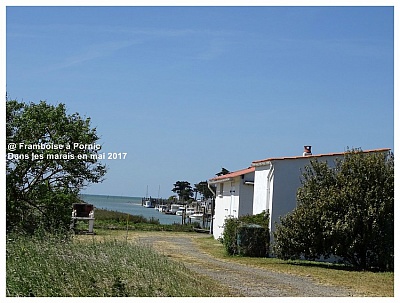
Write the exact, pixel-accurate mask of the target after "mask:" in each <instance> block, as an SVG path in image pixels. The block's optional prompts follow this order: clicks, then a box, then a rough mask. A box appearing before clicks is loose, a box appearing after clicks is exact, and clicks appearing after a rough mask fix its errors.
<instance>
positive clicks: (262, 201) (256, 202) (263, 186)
mask: <svg viewBox="0 0 400 303" xmlns="http://www.w3.org/2000/svg"><path fill="white" fill-rule="evenodd" d="M268 174H269V166H260V167H256V168H255V174H254V197H253V214H255V215H256V214H259V213H261V212H262V211H263V210H266V209H267V208H268V207H267V185H268V182H267V177H268Z"/></svg>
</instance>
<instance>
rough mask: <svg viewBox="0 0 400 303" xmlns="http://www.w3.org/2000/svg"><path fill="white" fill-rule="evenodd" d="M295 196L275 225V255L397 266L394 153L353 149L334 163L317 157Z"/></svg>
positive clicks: (388, 267) (370, 266)
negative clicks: (293, 203)
mask: <svg viewBox="0 0 400 303" xmlns="http://www.w3.org/2000/svg"><path fill="white" fill-rule="evenodd" d="M297 200H298V206H297V208H296V209H295V210H294V211H293V212H292V213H289V214H288V215H286V216H285V217H284V218H281V223H280V224H278V225H277V226H276V231H275V235H274V236H275V245H274V252H275V254H276V255H277V257H279V258H282V259H297V258H300V257H304V258H305V259H308V260H315V259H318V258H320V257H321V256H323V257H325V258H327V257H329V256H332V255H335V256H337V257H339V258H341V259H342V260H343V261H344V262H345V263H348V264H352V265H353V266H355V267H356V268H360V269H379V270H392V269H393V262H394V204H393V203H394V158H393V155H392V154H390V153H385V152H374V153H372V152H370V153H366V152H362V151H361V150H352V151H348V152H346V153H345V155H344V158H343V159H340V160H337V161H336V166H335V167H329V166H328V164H327V163H325V162H318V161H317V160H313V161H311V165H310V166H307V167H306V168H305V171H304V173H303V183H302V187H301V188H299V190H298V193H297Z"/></svg>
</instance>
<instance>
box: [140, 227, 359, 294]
mask: <svg viewBox="0 0 400 303" xmlns="http://www.w3.org/2000/svg"><path fill="white" fill-rule="evenodd" d="M199 237H209V235H208V234H179V236H178V234H168V233H166V234H164V233H145V234H140V235H138V236H137V237H136V240H137V241H138V242H139V243H143V244H147V245H151V246H152V247H153V248H154V249H156V250H157V251H159V252H161V253H163V254H165V255H166V256H168V257H171V258H173V259H175V260H179V261H181V262H183V263H184V264H185V266H186V267H187V268H189V269H190V270H192V271H194V272H197V273H198V274H201V275H204V276H207V277H209V278H211V279H213V280H215V281H216V282H217V283H220V284H221V285H224V286H227V287H228V288H229V290H230V293H231V296H237V297H352V296H357V294H355V293H354V292H353V291H351V290H348V289H345V288H339V287H337V286H329V285H323V284H320V283H317V282H316V281H314V280H313V279H311V278H309V277H303V276H296V275H291V274H285V273H279V272H274V271H270V270H266V269H262V268H257V267H253V266H248V265H243V264H239V263H236V262H233V261H232V262H231V261H226V260H222V259H217V258H214V257H212V256H211V255H209V254H207V253H205V252H203V251H201V250H200V249H199V248H198V246H197V245H196V244H195V243H194V241H193V240H194V239H195V238H199Z"/></svg>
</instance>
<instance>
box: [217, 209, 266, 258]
mask: <svg viewBox="0 0 400 303" xmlns="http://www.w3.org/2000/svg"><path fill="white" fill-rule="evenodd" d="M269 240H270V237H269V214H268V213H266V212H262V213H261V214H258V215H246V216H242V217H240V218H229V219H226V220H225V227H224V233H223V240H222V243H223V244H224V246H225V250H226V252H227V253H228V254H229V255H241V256H254V257H266V256H268V253H269Z"/></svg>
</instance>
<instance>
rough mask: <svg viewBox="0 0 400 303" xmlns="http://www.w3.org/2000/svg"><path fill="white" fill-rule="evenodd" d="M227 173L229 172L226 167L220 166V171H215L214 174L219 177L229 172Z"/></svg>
mask: <svg viewBox="0 0 400 303" xmlns="http://www.w3.org/2000/svg"><path fill="white" fill-rule="evenodd" d="M229 173H230V171H229V170H227V169H226V168H224V167H222V169H221V171H220V172H219V173H216V174H215V175H217V176H218V177H219V176H222V175H226V174H229Z"/></svg>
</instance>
